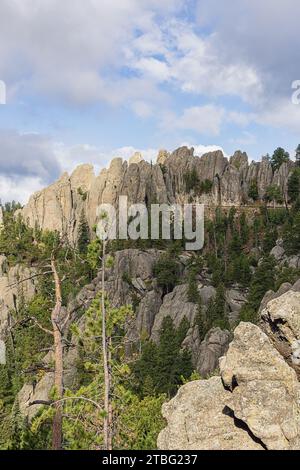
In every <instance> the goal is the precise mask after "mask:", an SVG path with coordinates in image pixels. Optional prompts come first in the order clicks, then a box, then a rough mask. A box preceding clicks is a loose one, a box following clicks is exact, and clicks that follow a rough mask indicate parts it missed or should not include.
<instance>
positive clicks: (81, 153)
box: [0, 0, 300, 202]
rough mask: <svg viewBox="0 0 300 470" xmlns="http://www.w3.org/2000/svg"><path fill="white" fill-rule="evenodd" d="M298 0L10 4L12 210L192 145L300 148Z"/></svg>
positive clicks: (5, 164) (1, 46)
mask: <svg viewBox="0 0 300 470" xmlns="http://www.w3.org/2000/svg"><path fill="white" fill-rule="evenodd" d="M299 18H300V2H299V0H263V1H261V0H226V1H221V0H185V1H183V0H63V1H61V0H0V80H3V81H4V82H5V84H6V87H7V104H6V105H0V197H1V198H2V201H3V200H9V199H12V198H14V199H17V200H21V201H22V202H25V201H26V198H27V197H28V196H29V194H31V193H32V192H33V191H35V190H36V189H39V188H41V187H43V186H45V185H46V184H49V183H50V182H52V181H53V180H55V179H56V178H57V177H58V176H59V174H60V173H61V172H62V171H64V170H67V171H71V170H72V169H73V168H74V167H75V166H76V165H77V164H79V163H83V162H91V163H93V164H95V166H96V169H97V171H98V170H99V168H101V167H102V166H104V165H106V164H107V162H108V161H109V160H110V159H111V158H112V156H117V155H121V156H124V157H128V156H130V155H131V154H132V153H133V152H134V150H135V149H138V150H142V151H143V152H144V154H145V156H146V158H148V159H151V158H154V157H155V154H156V152H157V149H159V148H167V149H168V150H172V149H174V148H176V147H177V146H179V145H181V144H183V143H187V144H190V145H193V146H195V147H196V149H197V152H198V153H201V152H204V151H205V149H206V148H208V149H209V148H211V146H220V147H222V148H223V149H224V151H225V152H226V154H228V155H230V154H232V153H233V151H234V150H235V149H238V148H239V149H241V150H246V151H247V152H248V154H249V156H250V158H253V159H258V158H260V156H261V155H262V154H266V153H268V152H269V153H272V151H273V150H274V148H276V147H278V146H279V145H280V146H284V147H286V148H287V149H288V150H289V151H290V152H291V153H292V155H293V154H294V149H295V147H296V146H297V144H298V143H299V142H300V105H298V106H297V105H295V104H293V103H292V100H291V96H292V92H293V90H292V82H293V81H294V80H300V65H299V64H300V47H299Z"/></svg>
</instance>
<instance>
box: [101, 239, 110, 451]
mask: <svg viewBox="0 0 300 470" xmlns="http://www.w3.org/2000/svg"><path fill="white" fill-rule="evenodd" d="M105 249H106V243H105V240H103V248H102V278H101V284H102V285H101V289H102V294H101V311H102V356H103V372H104V412H105V416H104V422H103V440H104V443H103V444H104V449H105V450H112V435H111V431H112V423H111V403H110V395H111V393H110V386H111V380H110V370H109V369H110V368H109V352H108V338H107V334H106V307H105V261H106V252H105Z"/></svg>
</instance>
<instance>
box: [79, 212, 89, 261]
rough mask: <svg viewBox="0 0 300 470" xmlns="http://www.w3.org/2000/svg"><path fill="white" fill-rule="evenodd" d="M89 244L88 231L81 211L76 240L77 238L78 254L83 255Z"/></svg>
mask: <svg viewBox="0 0 300 470" xmlns="http://www.w3.org/2000/svg"><path fill="white" fill-rule="evenodd" d="M89 243H90V229H89V226H88V223H87V220H86V217H85V215H84V212H83V211H82V213H81V217H80V221H79V227H78V238H77V248H78V251H79V253H82V254H85V253H86V252H87V249H88V244H89Z"/></svg>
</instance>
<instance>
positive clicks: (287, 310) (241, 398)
mask: <svg viewBox="0 0 300 470" xmlns="http://www.w3.org/2000/svg"><path fill="white" fill-rule="evenodd" d="M299 287H300V284H299V282H297V283H296V284H295V285H294V286H290V289H289V290H288V291H287V292H285V293H284V294H282V295H280V292H279V293H277V294H274V293H273V297H274V298H273V300H270V301H269V302H268V303H267V305H266V306H265V307H263V308H262V311H261V325H260V327H258V326H256V325H253V324H251V323H240V324H239V326H238V327H237V328H236V329H235V332H234V338H233V341H232V343H231V344H230V346H229V349H228V352H227V354H226V355H225V356H224V357H222V358H221V359H220V376H219V377H213V378H211V379H209V380H201V381H195V382H191V383H188V384H187V385H185V386H183V387H181V388H180V389H179V392H178V394H177V395H176V397H175V398H174V399H173V400H171V401H170V402H169V403H167V404H165V405H164V406H163V415H164V417H165V418H166V420H167V427H166V428H165V429H164V430H163V431H162V432H161V433H160V436H159V438H158V446H159V448H160V449H163V450H167V449H168V450H169V449H171V450H174V449H194V450H196V449H197V450H202V449H213V450H220V449H221V450H231V449H241V450H247V449H253V450H254V449H261V450H264V449H269V450H279V449H282V450H296V449H297V450H299V449H300V384H299V381H298V377H299V363H300V361H299V344H300V343H299V340H300V293H299V290H300V289H299ZM269 295H270V293H269ZM297 374H298V377H297Z"/></svg>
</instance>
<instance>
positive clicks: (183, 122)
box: [160, 104, 225, 136]
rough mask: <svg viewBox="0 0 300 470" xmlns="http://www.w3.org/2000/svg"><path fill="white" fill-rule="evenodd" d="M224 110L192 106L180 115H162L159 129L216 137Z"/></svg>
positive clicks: (207, 106)
mask: <svg viewBox="0 0 300 470" xmlns="http://www.w3.org/2000/svg"><path fill="white" fill-rule="evenodd" d="M224 116H225V110H224V109H223V108H219V107H217V106H215V105H212V104H208V105H204V106H193V107H190V108H186V109H185V110H184V111H183V113H182V114H181V115H176V114H174V113H164V114H163V115H162V116H161V123H160V124H161V128H162V129H163V130H165V131H167V130H176V129H182V130H192V131H194V132H197V133H198V134H202V135H204V134H205V135H211V136H216V135H218V134H219V133H220V131H221V126H222V123H223V120H224Z"/></svg>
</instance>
